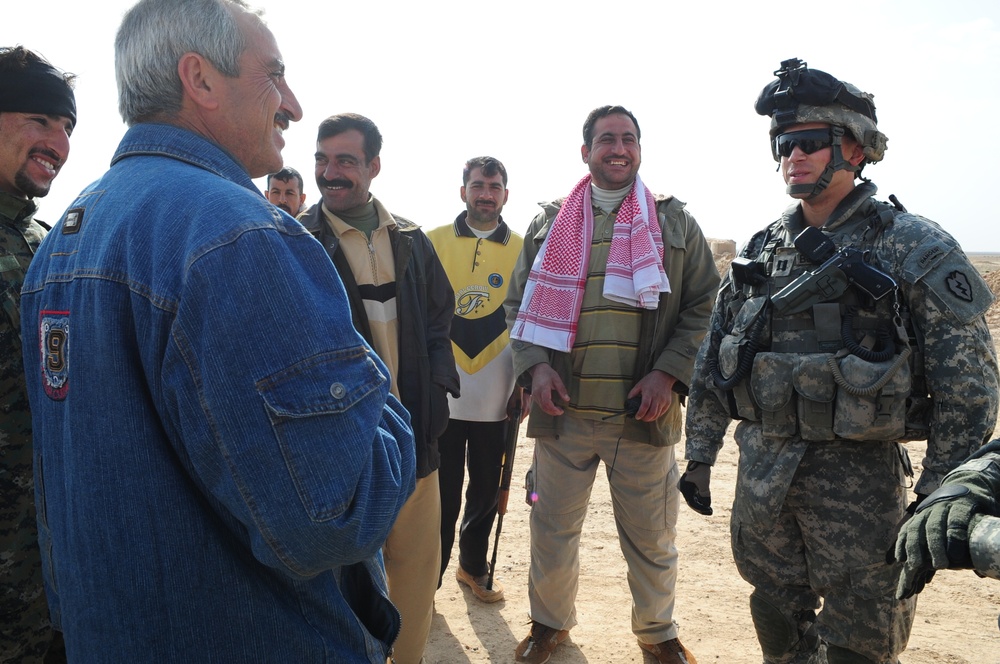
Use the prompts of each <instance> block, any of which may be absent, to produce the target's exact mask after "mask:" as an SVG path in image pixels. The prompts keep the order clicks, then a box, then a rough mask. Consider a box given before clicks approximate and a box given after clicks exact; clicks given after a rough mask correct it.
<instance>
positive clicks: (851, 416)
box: [833, 355, 910, 441]
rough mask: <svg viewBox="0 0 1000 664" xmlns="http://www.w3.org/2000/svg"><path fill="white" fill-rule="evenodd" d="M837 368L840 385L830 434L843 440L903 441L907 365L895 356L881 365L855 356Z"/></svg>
mask: <svg viewBox="0 0 1000 664" xmlns="http://www.w3.org/2000/svg"><path fill="white" fill-rule="evenodd" d="M837 365H838V367H839V369H840V374H841V376H842V378H843V381H844V384H840V385H839V389H838V390H837V407H836V412H835V414H834V418H833V430H834V432H835V433H836V434H837V435H838V436H840V437H841V438H844V439H846V440H859V441H897V440H899V439H901V438H903V437H904V435H905V433H906V400H907V397H909V395H910V364H909V362H907V361H906V360H905V358H901V356H899V355H896V356H895V357H893V359H891V360H887V361H885V362H866V361H865V360H863V359H861V358H860V357H857V356H856V355H848V356H846V357H843V358H841V359H840V360H839V361H838V362H837ZM838 383H839V380H838ZM882 383H884V384H882ZM880 384H882V385H881V387H879V385H880Z"/></svg>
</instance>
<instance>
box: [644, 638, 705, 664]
mask: <svg viewBox="0 0 1000 664" xmlns="http://www.w3.org/2000/svg"><path fill="white" fill-rule="evenodd" d="M639 647H641V648H642V649H643V650H645V651H646V652H648V653H649V654H651V655H652V656H653V657H655V658H656V661H657V662H659V664H698V660H696V659H695V658H694V655H692V654H691V651H690V650H688V649H687V648H685V647H684V646H683V645H681V641H680V639H670V640H669V641H664V642H663V643H643V642H642V641H639Z"/></svg>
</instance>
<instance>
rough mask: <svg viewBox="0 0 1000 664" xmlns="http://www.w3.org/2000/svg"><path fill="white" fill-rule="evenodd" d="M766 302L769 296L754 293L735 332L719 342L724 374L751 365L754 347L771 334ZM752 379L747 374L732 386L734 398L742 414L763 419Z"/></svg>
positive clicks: (739, 316)
mask: <svg viewBox="0 0 1000 664" xmlns="http://www.w3.org/2000/svg"><path fill="white" fill-rule="evenodd" d="M766 303H767V298H766V297H763V296H758V297H752V298H750V299H748V300H747V301H746V302H744V303H743V306H742V307H740V310H739V311H738V312H737V313H736V316H735V317H734V319H733V328H732V332H730V333H729V334H727V335H726V336H725V337H723V339H722V341H721V342H720V344H719V371H720V372H721V373H722V376H723V378H731V377H732V376H734V375H736V373H737V372H738V371H740V365H741V364H744V365H747V364H748V362H749V361H750V356H751V355H752V354H753V352H754V347H758V348H759V347H761V346H762V345H763V344H764V343H765V342H766V340H767V339H768V338H769V337H770V330H769V329H768V328H769V325H768V323H769V316H768V315H767V314H766V312H765V313H762V312H761V309H762V308H763V307H764V305H765V304H766ZM761 316H763V318H761ZM755 323H756V325H755ZM751 335H754V337H759V338H754V337H751ZM747 369H750V366H745V367H744V368H743V369H742V370H743V371H744V372H746V371H747ZM749 383H750V381H749V380H747V379H746V378H744V379H743V380H741V381H739V382H738V383H737V384H736V385H735V386H734V387H733V388H732V395H733V400H734V401H735V402H736V411H737V413H738V414H739V416H740V417H742V418H743V419H746V420H751V421H753V422H759V421H760V419H761V412H760V408H759V407H758V405H757V403H755V402H754V398H753V394H752V393H751V390H750V387H749Z"/></svg>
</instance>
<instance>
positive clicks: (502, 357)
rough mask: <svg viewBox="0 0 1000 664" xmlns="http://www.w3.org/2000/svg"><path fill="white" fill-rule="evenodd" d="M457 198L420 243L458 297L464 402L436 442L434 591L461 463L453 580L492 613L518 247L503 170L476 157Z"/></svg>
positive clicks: (451, 531) (456, 345)
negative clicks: (508, 317) (508, 316)
mask: <svg viewBox="0 0 1000 664" xmlns="http://www.w3.org/2000/svg"><path fill="white" fill-rule="evenodd" d="M459 192H460V194H461V197H462V201H463V202H464V203H465V207H466V209H465V211H463V212H462V213H461V214H460V215H458V217H457V218H456V219H455V221H454V223H452V224H448V225H445V226H439V227H438V228H435V229H433V230H431V231H430V232H429V233H428V234H427V235H428V237H430V239H431V242H432V243H433V244H434V248H435V249H436V250H437V252H438V256H440V257H441V262H442V263H443V264H444V269H445V272H447V273H448V278H449V279H450V280H451V286H452V288H453V289H454V290H455V317H454V318H453V319H452V321H451V341H452V346H453V349H454V351H455V361H456V363H457V365H458V375H459V377H460V378H461V382H462V397H461V398H460V399H449V401H448V405H449V408H450V414H451V418H450V419H449V420H448V428H447V429H446V430H445V432H444V434H442V435H441V439H440V440H439V441H438V442H439V445H440V448H441V470H440V472H439V475H440V476H439V478H438V479H439V480H440V484H441V574H440V576H439V577H438V586H439V587H440V585H441V580H442V579H443V578H444V572H445V570H446V569H447V568H448V562H449V560H450V558H451V547H452V545H453V544H454V542H455V522H456V520H457V519H458V515H459V510H460V508H461V506H462V486H463V485H464V484H465V467H466V463H468V467H469V487H468V489H467V490H466V492H465V513H464V515H463V516H462V528H461V531H460V533H459V539H458V567H457V569H456V570H455V575H456V578H457V579H458V581H459V583H464V584H465V585H467V586H469V588H470V589H471V590H472V593H473V595H474V596H475V597H476V598H477V599H479V600H480V601H482V602H487V603H490V602H497V601H499V600H501V599H503V587H502V586H501V585H500V583H499V581H497V580H496V579H494V580H493V585H492V587H491V588H487V587H486V586H487V577H488V573H489V565H488V564H487V562H486V553H487V550H488V549H489V539H490V531H491V530H492V529H493V520H494V518H495V517H496V514H497V501H498V498H499V495H498V492H497V487H498V485H499V480H500V470H501V468H502V464H503V453H504V443H505V436H504V431H505V428H506V427H505V423H508V412H510V411H511V409H512V408H513V407H514V403H515V401H516V400H519V399H520V398H521V388H520V387H516V386H515V385H514V365H513V363H512V361H511V355H510V344H509V340H508V337H507V325H506V324H505V323H504V310H503V301H504V297H505V296H506V295H507V285H508V282H509V281H510V273H511V270H513V269H514V261H516V260H517V255H518V254H519V253H520V251H521V245H522V243H523V239H522V238H521V236H520V235H518V234H517V233H514V232H512V231H511V230H510V227H509V226H508V225H507V224H506V223H504V220H503V217H501V216H500V212H501V211H502V210H503V206H504V204H505V203H506V202H507V169H506V168H504V165H503V164H502V163H501V162H500V161H499V160H498V159H495V158H493V157H476V158H474V159H470V160H469V161H467V162H466V164H465V168H464V169H463V171H462V187H461V189H460V190H459ZM517 424H518V423H517V422H514V421H510V422H509V425H513V426H517ZM466 449H468V455H467V454H466ZM466 458H468V462H466Z"/></svg>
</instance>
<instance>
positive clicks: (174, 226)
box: [21, 124, 414, 664]
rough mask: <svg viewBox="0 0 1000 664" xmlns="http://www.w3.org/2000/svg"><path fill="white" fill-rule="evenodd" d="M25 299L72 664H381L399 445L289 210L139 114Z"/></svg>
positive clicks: (241, 174) (387, 636)
mask: <svg viewBox="0 0 1000 664" xmlns="http://www.w3.org/2000/svg"><path fill="white" fill-rule="evenodd" d="M21 306H22V332H23V335H24V359H25V368H26V374H27V378H28V392H29V396H30V399H31V404H32V411H33V416H34V417H33V425H34V432H35V481H36V485H35V486H36V502H37V505H38V519H39V530H40V535H39V536H40V543H41V547H42V552H43V568H44V574H45V581H46V591H47V595H48V598H49V605H50V608H51V611H52V614H53V619H54V621H55V622H56V624H57V625H59V626H60V627H61V629H62V630H63V632H64V635H65V638H66V646H67V652H68V654H69V657H70V660H71V661H74V662H282V663H285V662H297V663H299V662H379V663H380V664H384V662H385V658H386V654H387V652H388V651H389V644H390V643H391V642H392V640H393V639H394V638H395V636H396V633H397V632H398V625H399V614H398V612H397V611H396V610H395V608H394V607H392V605H391V604H390V603H389V602H388V599H386V592H385V582H384V571H383V568H382V561H381V555H380V553H379V547H380V546H381V545H382V543H383V541H384V540H385V537H386V535H387V533H388V532H389V529H390V527H391V526H392V523H393V522H394V520H395V518H396V515H397V514H398V512H399V509H400V507H401V506H402V505H403V503H404V502H405V501H406V499H407V497H408V496H409V495H410V493H411V492H412V491H413V486H414V453H413V438H412V433H411V431H410V428H409V418H408V415H407V414H406V411H405V410H404V409H403V408H402V406H401V405H400V404H399V402H398V401H396V400H395V398H393V397H392V396H391V395H390V394H389V390H388V378H387V376H388V372H387V371H386V369H385V366H384V365H383V364H382V362H381V361H380V360H379V359H378V357H377V356H376V355H375V354H374V353H373V352H372V350H371V349H370V348H369V347H368V346H367V345H366V344H365V342H364V341H363V340H362V339H361V337H360V336H359V335H358V334H357V332H356V331H355V330H354V328H353V327H352V325H351V316H350V310H349V307H348V303H347V299H346V295H345V292H344V289H343V286H342V285H341V282H340V279H339V278H338V276H337V272H336V270H335V269H334V267H333V265H332V263H331V262H330V259H329V257H328V256H327V255H326V252H325V251H324V250H323V248H322V247H321V246H320V244H319V243H318V242H316V240H314V239H313V238H312V237H311V236H310V235H309V233H308V232H307V231H305V229H303V228H302V226H301V225H299V224H298V223H297V222H296V221H295V220H293V219H292V218H291V217H289V216H287V215H286V214H285V213H283V212H281V211H279V210H278V209H277V208H276V207H274V206H272V205H271V204H270V203H268V202H267V201H266V200H265V199H264V198H263V197H262V196H261V195H260V193H259V192H258V191H257V190H256V189H255V188H254V186H253V183H252V182H251V180H250V178H249V176H248V175H247V173H246V172H245V171H244V170H243V169H242V168H241V167H240V166H239V165H238V164H237V163H236V162H235V161H233V159H232V157H231V156H229V155H228V154H227V153H226V152H224V151H223V150H221V149H220V148H219V147H218V146H217V145H215V144H214V143H211V142H210V141H208V140H206V139H204V138H202V137H200V136H198V135H196V134H193V133H191V132H188V131H185V130H182V129H179V128H176V127H172V126H168V125H156V124H144V125H137V126H135V127H133V128H131V129H130V130H129V131H128V133H127V134H126V135H125V137H124V139H123V140H122V142H121V145H120V146H119V148H118V151H117V152H116V153H115V156H114V158H113V160H112V166H111V169H110V170H109V171H108V172H107V173H106V174H105V175H104V176H103V177H102V178H101V179H100V180H98V181H97V182H95V183H94V184H92V185H91V186H90V187H88V188H87V189H86V190H84V191H83V192H82V193H81V194H80V196H79V197H78V198H77V199H76V201H75V202H74V203H73V204H72V206H71V207H70V209H69V210H67V212H66V213H64V215H63V218H62V219H61V220H60V222H59V224H57V225H56V227H55V228H54V229H53V230H52V232H50V233H49V236H48V239H47V240H46V241H45V242H44V243H43V244H42V246H41V247H40V249H39V251H38V254H37V256H36V259H35V261H34V262H33V263H32V265H31V269H30V270H29V272H28V275H27V278H26V280H25V284H24V290H23V299H22V301H21Z"/></svg>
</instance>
